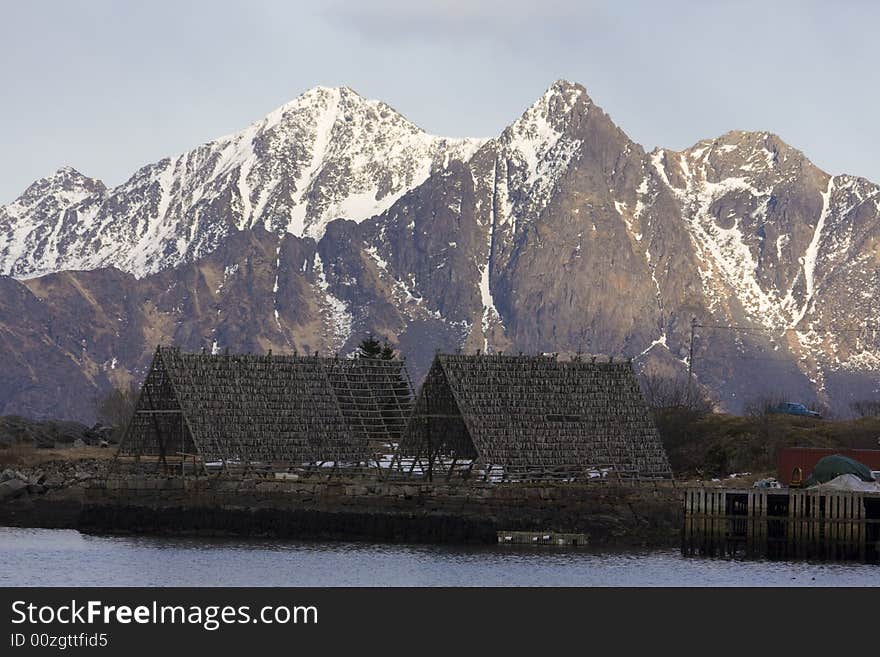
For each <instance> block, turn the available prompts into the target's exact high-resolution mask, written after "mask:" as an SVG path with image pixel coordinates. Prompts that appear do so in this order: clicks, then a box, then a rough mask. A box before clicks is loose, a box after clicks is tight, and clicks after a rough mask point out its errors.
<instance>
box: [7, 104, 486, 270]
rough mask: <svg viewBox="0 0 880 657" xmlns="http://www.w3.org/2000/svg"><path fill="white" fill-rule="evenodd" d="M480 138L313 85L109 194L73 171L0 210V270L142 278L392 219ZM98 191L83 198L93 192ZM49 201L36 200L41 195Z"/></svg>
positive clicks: (61, 173)
mask: <svg viewBox="0 0 880 657" xmlns="http://www.w3.org/2000/svg"><path fill="white" fill-rule="evenodd" d="M480 144H481V140H477V139H446V138H442V137H435V136H432V135H429V134H427V133H425V132H424V131H422V130H421V129H419V128H418V127H416V126H415V125H413V124H412V123H411V122H409V121H408V120H406V119H405V118H404V117H402V116H401V115H400V114H398V113H397V112H395V111H394V110H393V109H392V108H390V107H389V106H388V105H386V104H384V103H381V102H378V101H373V100H366V99H364V98H362V97H361V96H359V95H358V94H357V93H355V92H354V91H352V90H351V89H348V88H346V87H341V88H338V89H329V88H325V87H315V88H313V89H311V90H309V91H307V92H306V93H304V94H303V95H302V96H300V97H299V98H297V99H295V100H294V101H292V102H290V103H288V104H286V105H284V106H283V107H279V108H278V109H276V110H275V111H274V112H272V113H271V114H269V115H268V116H266V117H265V118H263V119H262V120H260V121H257V122H256V123H254V124H252V125H250V126H248V127H247V128H245V129H244V130H242V131H241V132H237V133H234V134H231V135H228V136H226V137H221V138H219V139H216V140H215V141H212V142H210V143H207V144H204V145H203V146H199V147H198V148H196V149H194V150H192V151H189V152H187V153H184V154H183V155H179V156H177V157H173V158H166V159H163V160H161V161H159V162H156V163H155V164H151V165H147V166H145V167H143V168H141V169H140V170H139V171H137V172H136V173H135V174H134V175H133V176H132V177H131V178H130V179H129V180H128V181H126V182H125V183H123V184H122V185H120V186H119V187H116V188H115V189H110V190H108V189H105V188H104V186H103V185H102V184H101V183H99V182H98V181H93V180H90V179H88V178H86V177H85V176H82V175H81V174H78V173H77V172H75V171H73V170H72V169H62V170H60V171H59V172H57V173H56V174H54V175H53V176H50V177H49V178H46V179H45V180H43V181H40V182H38V183H35V184H34V185H33V186H32V187H31V188H29V189H28V190H27V191H26V192H25V194H24V195H23V196H22V197H20V198H19V199H17V200H16V201H15V202H13V203H12V204H10V205H8V206H5V207H3V208H0V234H3V235H12V237H13V239H9V240H4V242H5V244H3V246H2V247H0V273H3V274H7V275H13V276H17V277H28V276H35V275H40V274H45V273H49V272H54V271H60V270H64V269H95V268H98V267H107V266H114V267H117V268H119V269H121V270H123V271H127V272H130V273H133V274H135V275H136V276H145V275H146V274H150V273H154V272H157V271H159V270H161V269H164V268H166V267H173V266H176V265H179V264H181V263H184V262H191V261H192V260H194V259H196V258H198V257H200V256H203V255H206V254H208V253H210V252H211V251H213V250H214V249H215V248H216V247H217V245H218V244H219V243H220V241H221V240H222V239H223V238H224V237H225V236H226V235H228V234H229V232H230V230H236V229H237V230H242V229H245V228H253V227H255V226H261V227H263V228H265V229H266V230H270V231H273V232H279V231H282V232H289V233H292V234H294V235H298V236H308V237H314V238H320V237H321V235H322V234H323V232H324V228H325V227H326V225H327V223H328V222H329V221H331V220H332V219H336V218H337V217H346V218H349V219H354V220H356V221H358V220H363V219H366V218H367V217H370V216H373V215H375V214H378V213H380V212H382V211H383V210H385V209H386V208H387V207H389V206H390V205H391V204H392V203H393V202H394V201H395V200H397V199H398V198H399V197H400V196H401V195H402V194H404V193H406V192H407V191H409V190H410V189H412V188H413V187H416V186H417V185H419V184H421V183H422V182H424V181H425V180H426V179H427V178H428V176H429V175H430V173H431V170H432V169H433V168H435V167H437V166H438V165H442V164H443V163H444V162H447V161H448V160H449V158H465V159H466V158H468V157H469V156H470V155H471V154H472V153H473V152H474V151H475V150H476V149H477V148H478V147H479V146H480ZM87 191H88V192H90V193H86V192H87ZM38 193H39V194H41V197H40V199H39V202H37V199H36V197H37V194H38Z"/></svg>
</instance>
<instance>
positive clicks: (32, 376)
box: [0, 81, 880, 420]
mask: <svg viewBox="0 0 880 657" xmlns="http://www.w3.org/2000/svg"><path fill="white" fill-rule="evenodd" d="M878 218H880V188H878V186H877V185H875V184H873V183H870V182H869V181H866V180H864V179H860V178H856V177H853V176H846V175H836V176H831V175H829V174H827V173H825V172H823V171H821V170H819V169H818V168H817V167H815V166H814V165H813V164H812V163H811V162H810V161H809V160H808V159H807V158H806V157H805V156H804V155H803V154H802V153H800V152H799V151H797V150H795V149H794V148H792V147H790V146H788V145H786V144H785V143H783V142H782V141H781V140H780V139H779V138H778V137H776V136H775V135H772V134H768V133H746V132H731V133H728V134H726V135H723V136H721V137H718V138H716V139H709V140H704V141H700V142H698V143H697V144H695V145H694V146H693V147H691V148H689V149H686V150H685V151H682V152H673V151H670V150H665V149H658V150H655V151H654V152H651V153H646V152H645V151H644V150H643V149H642V147H641V146H639V145H638V144H636V143H634V142H632V141H631V140H630V139H629V138H628V137H627V136H626V134H625V133H624V132H622V131H621V130H620V129H619V128H618V127H617V126H616V125H615V124H614V123H613V122H612V121H611V119H610V118H609V117H608V116H607V115H606V114H605V113H604V112H603V111H602V110H601V109H600V108H599V107H598V106H596V105H595V104H594V103H593V101H592V100H591V99H590V98H589V96H588V95H587V93H586V91H585V89H584V88H583V87H581V86H579V85H575V84H571V83H568V82H565V81H559V82H556V83H554V84H553V85H551V87H550V88H549V89H548V90H547V91H546V93H545V94H544V95H543V96H541V98H539V99H538V100H537V101H536V102H535V103H534V104H533V105H532V106H531V107H529V108H528V109H527V110H526V111H525V112H524V113H523V114H522V116H520V117H519V118H518V119H517V120H516V121H514V122H513V123H512V124H511V125H510V126H509V127H508V128H506V129H505V130H504V131H503V132H502V133H501V134H500V135H499V136H497V137H495V138H492V139H488V140H475V139H469V140H452V139H442V138H439V137H431V136H428V135H426V134H425V133H424V132H422V131H421V130H419V129H418V128H416V127H415V126H413V125H412V124H411V123H410V122H408V121H407V120H406V119H404V118H403V117H401V116H400V115H398V114H396V113H395V112H394V111H393V110H392V109H391V108H389V107H387V106H386V105H384V104H382V103H377V102H375V101H367V100H364V99H362V98H360V97H359V96H357V94H355V93H354V92H352V91H351V90H348V89H324V88H317V89H314V90H311V91H309V92H307V93H306V94H304V95H303V96H301V97H300V98H298V99H296V100H294V101H293V102H291V103H289V104H288V105H285V106H284V107H283V108H280V109H279V110H277V111H276V112H273V113H272V114H270V115H269V116H268V117H267V118H266V119H263V120H262V121H260V122H257V123H255V124H253V125H252V126H251V127H250V128H248V129H246V130H245V131H242V132H241V133H237V134H235V135H232V136H230V137H226V138H222V139H219V140H216V141H215V142H211V143H210V144H206V145H205V146H202V147H200V148H198V149H195V150H194V151H192V152H190V153H187V154H184V155H181V156H179V157H177V158H173V159H167V160H163V161H161V162H159V163H157V164H154V165H150V166H147V167H144V168H143V169H141V170H140V171H139V172H137V173H136V174H135V175H134V176H133V177H132V178H131V179H130V180H129V181H128V182H126V183H124V184H123V185H121V186H120V187H118V188H116V189H113V190H108V189H106V188H105V187H104V186H103V185H102V184H101V183H100V182H98V181H94V180H91V179H88V178H86V177H84V176H82V175H80V174H78V173H77V172H75V171H73V170H71V169H63V170H61V171H59V172H58V173H57V174H55V175H54V176H52V177H50V178H48V179H45V180H43V181H39V182H37V183H35V184H34V185H32V186H31V187H30V188H28V190H27V191H26V192H25V193H24V194H23V195H22V196H21V197H20V198H19V199H17V200H16V201H15V202H14V203H12V204H10V205H8V206H5V207H4V208H2V209H0V236H2V237H0V271H2V272H3V273H5V274H9V275H10V277H4V278H0V340H2V342H3V347H4V349H3V351H2V353H0V367H2V373H0V411H2V412H7V413H10V412H20V413H23V414H29V415H35V416H45V415H58V416H64V417H70V418H77V419H84V420H90V419H91V416H90V413H91V411H90V409H91V397H92V396H94V394H95V393H96V391H99V390H103V389H106V388H107V387H108V386H110V385H118V384H122V383H124V382H126V381H127V380H128V379H129V378H131V377H135V378H140V377H142V376H143V375H144V374H145V368H146V367H147V366H148V363H149V359H150V356H151V353H152V350H153V349H154V348H155V345H156V344H158V343H160V342H161V343H172V342H173V343H175V344H179V345H181V346H183V347H184V348H185V349H199V348H206V349H225V348H229V349H231V350H233V351H248V350H251V351H264V350H268V349H273V350H276V351H287V350H293V349H298V350H300V351H315V350H319V351H322V352H339V353H341V354H347V353H349V352H350V351H352V350H353V348H354V346H355V344H356V343H357V342H358V341H359V339H360V338H361V337H362V336H363V335H364V334H365V333H367V332H370V331H372V332H375V333H377V334H380V335H384V336H389V337H390V338H391V339H392V340H393V341H394V342H395V343H396V344H397V345H398V347H399V348H400V350H401V351H402V352H403V353H404V354H406V355H407V356H408V357H409V359H410V362H411V369H412V370H413V374H414V375H415V378H416V379H418V378H419V376H420V375H421V373H423V372H424V371H425V369H426V366H427V363H428V362H429V360H430V358H431V356H432V354H433V352H434V350H435V349H444V350H454V349H457V348H463V349H467V350H476V349H480V350H487V351H492V350H514V351H516V350H521V351H526V352H536V351H543V352H560V353H562V354H571V353H574V352H577V351H583V352H586V353H602V354H611V355H613V356H614V357H616V358H618V357H633V358H635V359H636V362H637V366H638V367H639V369H642V370H648V371H656V372H658V373H661V374H663V375H676V374H680V373H681V372H683V371H685V370H686V368H687V363H688V347H689V342H690V332H691V322H692V321H696V322H697V324H698V326H697V328H696V330H695V332H696V341H695V358H694V372H695V376H696V380H697V382H698V383H699V384H700V385H701V386H703V387H705V388H706V389H707V390H708V391H711V392H712V393H713V394H714V395H715V396H716V397H717V398H718V400H719V401H720V403H721V404H722V405H723V406H725V407H727V408H729V409H732V410H739V409H741V408H742V406H743V404H745V403H748V402H749V401H750V400H752V399H754V398H756V397H759V396H764V395H772V396H781V397H786V398H792V399H796V400H802V401H806V402H808V403H815V404H822V405H825V406H831V407H834V408H837V409H839V410H842V409H845V408H846V407H847V406H848V404H849V402H850V401H851V400H853V399H863V398H868V397H871V396H876V395H877V394H878V385H880V373H878V371H880V342H878V336H877V335H876V328H877V327H878V324H880V317H878V314H880V310H878V307H877V305H876V303H874V302H873V300H874V299H875V298H876V297H877V293H878V291H880V221H878ZM71 270H84V271H71Z"/></svg>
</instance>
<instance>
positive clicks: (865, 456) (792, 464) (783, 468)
mask: <svg viewBox="0 0 880 657" xmlns="http://www.w3.org/2000/svg"><path fill="white" fill-rule="evenodd" d="M832 454H840V455H842V456H846V457H848V458H851V459H853V460H855V461H858V462H859V463H864V464H865V465H866V466H868V467H869V468H870V469H871V470H880V449H834V448H832V447H785V448H783V449H780V450H779V453H778V454H777V455H776V465H777V471H778V475H777V479H779V481H780V482H781V483H782V484H783V485H785V486H788V485H789V484H791V481H792V479H793V478H795V471H796V469H797V468H800V473H801V481H803V480H804V479H806V478H807V477H809V476H810V474H811V473H812V472H813V468H814V467H815V466H816V463H818V462H819V459H821V458H824V457H826V456H831V455H832Z"/></svg>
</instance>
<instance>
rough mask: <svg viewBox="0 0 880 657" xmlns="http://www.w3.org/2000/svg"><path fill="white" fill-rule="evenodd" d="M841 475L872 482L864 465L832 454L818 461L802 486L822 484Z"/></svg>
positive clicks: (869, 471) (872, 479)
mask: <svg viewBox="0 0 880 657" xmlns="http://www.w3.org/2000/svg"><path fill="white" fill-rule="evenodd" d="M843 474H851V475H855V476H856V477H858V478H859V479H861V480H862V481H874V477H872V476H871V470H870V469H869V468H868V466H866V465H865V464H864V463H859V462H858V461H855V460H853V459H851V458H849V457H847V456H843V455H842V454H832V455H831V456H825V457H823V458H821V459H819V462H818V463H817V464H816V467H815V468H813V472H812V474H811V475H810V476H809V478H808V479H807V480H806V481H805V482H804V486H805V487H809V486H816V485H818V484H824V483H827V482H829V481H831V480H832V479H834V478H835V477H839V476H840V475H843Z"/></svg>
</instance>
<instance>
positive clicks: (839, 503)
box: [682, 488, 880, 563]
mask: <svg viewBox="0 0 880 657" xmlns="http://www.w3.org/2000/svg"><path fill="white" fill-rule="evenodd" d="M682 553H683V554H684V555H686V556H693V555H704V556H746V557H764V558H769V559H789V558H794V559H822V560H857V561H863V562H868V563H878V562H880V493H862V492H852V491H827V490H810V489H804V490H800V489H788V488H781V489H772V488H770V489H768V488H753V489H730V488H726V489H725V488H689V489H686V490H685V493H684V527H683V531H682Z"/></svg>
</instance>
